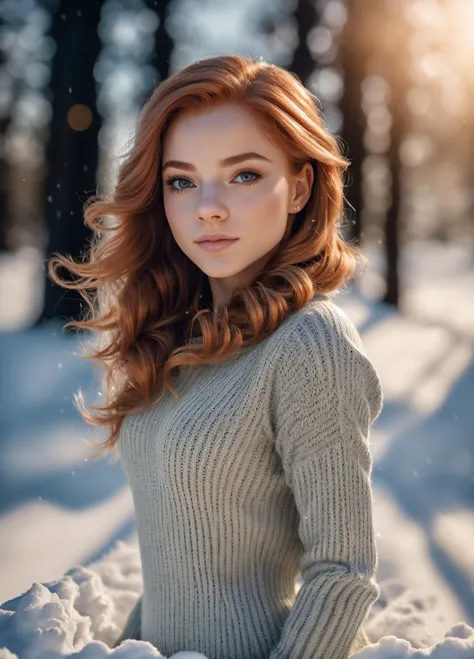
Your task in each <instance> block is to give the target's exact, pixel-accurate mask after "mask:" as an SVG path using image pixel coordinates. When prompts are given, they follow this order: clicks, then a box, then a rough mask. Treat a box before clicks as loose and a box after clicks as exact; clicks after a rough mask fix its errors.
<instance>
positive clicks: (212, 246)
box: [198, 238, 238, 252]
mask: <svg viewBox="0 0 474 659" xmlns="http://www.w3.org/2000/svg"><path fill="white" fill-rule="evenodd" d="M237 241H238V238H235V239H234V240H203V241H202V242H200V243H198V245H199V247H201V249H204V250H206V252H220V251H221V250H223V249H226V248H227V247H230V245H232V244H233V243H236V242H237Z"/></svg>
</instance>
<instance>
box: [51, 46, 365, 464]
mask: <svg viewBox="0 0 474 659" xmlns="http://www.w3.org/2000/svg"><path fill="white" fill-rule="evenodd" d="M218 102H234V103H243V104H245V106H246V107H248V108H251V109H252V110H253V111H254V112H255V113H256V114H257V115H258V117H259V118H261V119H262V120H263V125H264V129H266V130H267V131H268V135H269V136H270V137H271V139H273V140H274V141H276V142H277V143H278V144H279V145H280V146H281V148H282V149H284V151H285V152H286V153H287V155H288V157H289V161H290V163H291V164H292V167H293V171H295V172H297V171H300V170H301V168H302V166H303V165H304V163H305V162H307V161H309V162H311V163H312V166H313V170H314V183H313V186H312V190H311V195H310V198H309V200H308V202H307V204H306V205H305V207H304V209H303V210H302V211H300V212H299V213H297V214H294V215H293V214H290V215H289V217H288V225H287V230H286V232H285V235H284V237H283V239H282V241H281V243H280V245H279V248H278V250H277V251H276V252H275V253H274V254H273V256H272V257H271V259H270V260H269V261H268V262H267V263H266V265H265V266H264V270H263V271H262V272H260V273H259V275H258V277H257V278H256V279H255V281H254V282H253V283H251V285H249V286H246V287H242V288H239V289H237V290H235V291H234V293H233V295H232V297H231V299H230V301H229V303H228V304H226V305H224V306H222V307H220V308H219V309H218V310H216V311H215V312H214V311H213V310H212V297H211V294H210V288H209V282H208V279H207V277H206V276H205V275H204V273H203V272H202V271H201V270H200V269H199V268H198V267H197V266H196V265H195V264H194V263H193V262H192V261H191V260H190V259H189V258H188V257H187V256H186V255H185V254H184V253H183V252H182V251H181V250H180V248H179V247H178V245H177V244H176V242H175V240H174V238H173V235H172V233H171V230H170V227H169V225H168V222H167V219H166V216H165V212H164V205H163V194H162V184H161V166H162V163H161V154H162V144H163V138H164V136H165V134H166V130H167V129H168V127H169V126H170V124H171V122H172V121H173V120H174V119H175V118H176V117H177V116H178V115H179V113H180V112H181V111H183V110H189V109H190V108H194V107H196V108H198V107H199V108H201V107H203V106H205V105H206V104H210V105H212V104H215V103H218ZM120 157H122V158H124V161H123V162H122V163H121V164H120V166H119V170H118V179H117V183H116V185H115V188H114V191H113V194H111V195H105V194H102V195H98V194H96V195H93V196H92V197H89V199H88V200H87V201H86V202H85V205H84V214H85V223H86V225H87V226H89V227H90V228H91V229H92V230H93V231H94V234H93V235H94V238H93V240H92V241H91V243H90V245H89V248H88V250H87V252H86V256H85V258H84V259H83V262H81V263H77V262H75V261H74V260H72V259H71V258H68V257H67V256H63V255H59V254H57V253H56V254H54V255H53V257H52V258H51V259H50V260H49V262H48V273H49V276H50V278H51V280H52V281H53V282H54V283H56V284H59V285H60V286H63V287H65V288H74V289H77V290H78V291H79V292H80V294H81V295H82V297H83V298H84V300H85V301H86V302H87V305H88V309H87V310H86V312H85V314H84V316H83V318H82V320H71V321H69V322H68V323H66V325H65V327H66V328H67V327H75V328H77V329H85V330H92V331H94V332H95V333H96V334H95V336H96V338H97V339H98V340H97V341H95V342H93V341H92V340H91V341H87V342H86V345H87V344H89V345H90V346H91V347H92V354H90V355H88V354H84V355H83V357H85V358H86V359H91V360H95V361H96V362H98V363H99V365H100V366H101V367H102V369H103V371H102V376H103V377H102V387H103V395H104V396H105V401H106V402H105V404H104V405H102V406H98V405H93V404H89V409H88V405H87V404H86V403H85V401H84V398H83V396H82V394H81V393H80V392H79V393H78V394H75V396H74V402H75V404H76V406H77V407H78V409H79V411H80V413H81V415H82V417H83V418H84V419H85V420H86V421H87V422H88V423H90V424H93V425H98V426H107V427H108V428H109V430H110V432H109V435H108V437H107V438H106V440H105V441H104V442H102V443H100V444H98V445H97V444H94V446H95V447H96V449H98V453H99V455H102V454H103V453H104V452H107V451H109V450H110V449H113V448H114V447H115V444H116V442H117V440H118V438H119V434H120V428H121V425H122V422H123V419H124V417H125V416H126V415H128V414H133V413H136V412H139V411H143V410H145V409H147V408H149V407H150V406H152V405H153V404H154V403H156V402H158V401H159V400H160V398H161V397H162V396H163V394H164V393H165V390H166V389H168V390H169V391H170V392H171V393H172V394H173V395H174V396H175V398H176V397H177V393H176V391H175V389H174V388H173V386H172V384H171V376H172V374H173V372H174V371H176V370H177V369H180V368H181V367H183V366H199V365H201V364H203V363H206V362H213V361H216V360H217V361H221V360H223V359H226V358H227V357H228V356H229V355H233V354H235V352H236V351H238V350H239V349H240V347H242V346H247V345H251V344H254V343H257V342H259V341H260V340H262V339H263V338H265V337H267V336H268V335H270V334H271V333H272V332H274V330H275V329H276V328H277V327H278V326H279V325H280V324H281V323H282V321H283V320H284V319H285V318H286V317H288V316H289V315H290V314H292V313H293V312H295V311H296V310H298V309H300V308H302V307H303V306H304V305H306V304H307V303H308V302H309V301H310V299H311V298H312V297H313V295H314V294H315V293H329V292H332V291H335V290H336V289H338V288H340V287H341V286H342V285H344V284H345V282H346V281H347V280H348V279H349V278H351V277H354V276H358V275H359V274H363V272H364V271H365V269H366V268H367V258H366V257H365V256H364V254H363V253H362V251H361V249H360V248H359V247H357V246H356V245H354V244H351V243H349V242H346V241H345V240H344V239H343V237H342V235H341V233H340V229H341V227H342V226H343V221H344V211H343V198H344V195H343V188H344V171H345V170H346V168H347V167H348V165H349V162H348V160H346V159H345V158H344V157H343V155H342V154H341V152H340V149H339V145H338V141H337V138H336V137H334V136H333V135H332V134H330V133H329V132H328V130H327V129H326V128H325V127H324V125H323V122H322V120H321V118H320V115H319V112H318V109H317V100H316V99H315V97H314V96H313V95H312V94H311V93H310V92H309V91H308V90H307V89H306V88H305V87H304V86H303V84H302V83H301V81H300V80H299V79H298V77H297V76H296V75H294V74H292V73H290V72H288V71H286V70H285V69H282V68H280V67H278V66H275V65H273V64H270V63H267V62H265V61H264V60H262V59H261V58H260V59H254V58H248V57H238V56H220V57H211V58H208V59H204V60H200V61H198V62H195V63H193V64H191V65H189V66H187V67H185V68H184V69H182V70H180V71H178V72H176V73H174V74H173V75H171V76H170V77H169V78H167V79H166V80H164V81H163V82H161V83H159V84H158V85H157V86H156V87H155V89H154V90H153V92H152V93H151V95H150V96H149V97H148V99H147V100H146V102H145V104H144V105H143V107H142V108H141V112H140V114H139V118H138V120H137V125H136V130H135V135H134V143H133V145H132V148H131V149H130V150H129V151H128V152H127V153H125V154H124V155H123V156H120ZM106 218H108V221H107V219H106ZM111 218H113V219H114V222H113V223H111V222H110V219H111ZM358 261H362V263H363V265H364V266H365V267H364V269H363V272H361V273H358V272H357V264H358ZM58 267H65V268H66V269H68V270H69V271H70V272H72V273H73V274H74V275H76V279H75V281H73V282H72V281H70V280H67V281H65V280H63V279H61V278H60V277H58V275H57V273H56V270H57V268H58ZM88 291H89V292H88ZM91 291H92V292H91ZM196 328H198V329H196ZM193 336H202V343H201V344H199V343H192V344H187V339H188V338H190V337H193ZM94 343H95V345H94ZM156 393H159V394H160V396H159V397H158V398H156V397H155V394H156ZM90 410H94V411H95V412H96V413H95V414H94V413H92V412H91V411H90Z"/></svg>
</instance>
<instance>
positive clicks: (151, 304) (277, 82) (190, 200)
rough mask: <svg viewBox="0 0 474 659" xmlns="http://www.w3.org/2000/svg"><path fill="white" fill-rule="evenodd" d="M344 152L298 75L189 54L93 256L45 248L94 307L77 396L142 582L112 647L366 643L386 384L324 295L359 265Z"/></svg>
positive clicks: (244, 655)
mask: <svg viewBox="0 0 474 659" xmlns="http://www.w3.org/2000/svg"><path fill="white" fill-rule="evenodd" d="M347 165H348V162H347V161H346V159H345V158H344V157H343V156H342V155H341V153H340V151H339V149H338V144H337V142H336V140H335V138H334V137H333V136H332V135H331V134H330V133H329V132H328V131H327V130H326V129H325V127H324V126H323V125H322V122H321V120H320V117H319V114H318V110H317V101H316V100H315V99H314V97H313V96H312V95H311V94H310V92H309V91H308V90H307V89H305V88H304V86H303V85H302V84H301V82H300V81H299V80H298V78H297V77H296V76H294V75H292V74H290V73H289V72H288V71H285V70H284V69H282V68H279V67H277V66H274V65H271V64H268V63H266V62H264V61H262V60H261V59H258V60H254V59H251V58H245V57H236V56H227V57H213V58H210V59H206V60H201V61H198V62H196V63H194V64H192V65H190V66H188V67H186V68H184V69H183V70H181V71H179V72H177V73H175V74H173V75H172V76H171V77H169V78H168V79H167V80H165V81H164V82H162V83H160V84H159V85H158V86H157V87H156V89H155V90H154V91H153V93H152V95H151V96H150V97H149V98H148V100H147V102H146V103H145V105H144V107H143V108H142V111H141V113H140V117H139V120H138V122H137V129H136V133H135V142H134V144H133V147H132V149H131V150H130V152H129V153H127V154H126V158H125V161H124V162H123V163H122V164H121V167H120V169H119V175H118V181H117V184H116V187H115V190H114V193H113V195H112V196H111V197H110V198H107V197H101V198H99V197H98V196H96V197H94V198H92V201H90V203H88V204H87V205H86V209H85V217H86V222H87V224H88V225H89V226H91V227H92V228H94V229H95V231H96V232H97V239H96V240H95V241H94V243H93V244H92V245H91V247H90V253H89V255H88V259H87V261H86V262H84V263H81V264H78V263H74V262H72V261H71V260H70V259H67V258H65V257H63V256H61V255H59V256H58V257H57V258H56V259H54V260H52V261H50V270H49V272H50V276H51V277H52V278H53V280H54V281H55V282H56V283H62V284H63V285H64V286H66V287H75V288H77V289H79V290H81V291H82V294H83V296H84V298H85V299H86V300H88V301H89V304H90V307H89V311H88V317H87V318H86V319H85V320H82V321H76V322H71V323H68V324H69V325H75V326H77V327H82V328H85V329H90V330H93V331H94V332H96V333H97V335H98V336H99V337H100V338H101V343H102V346H99V347H97V348H96V349H94V354H93V356H89V358H91V359H95V360H98V362H99V363H100V364H101V365H102V366H103V367H104V395H105V397H106V404H105V405H104V406H102V407H99V406H91V407H93V408H94V409H95V410H96V411H97V414H95V415H94V414H92V413H91V412H90V411H89V410H88V409H87V406H86V405H85V403H84V401H83V399H82V397H81V396H80V395H79V396H77V397H76V402H78V403H79V407H80V408H81V411H82V414H83V416H84V418H85V419H86V420H87V421H88V422H89V423H94V424H97V425H107V426H108V427H109V429H110V433H109V435H108V437H107V439H106V441H105V442H104V443H103V444H101V445H100V447H101V449H103V450H104V451H107V450H110V449H114V451H115V450H117V449H119V454H120V459H121V462H122V465H123V468H124V471H125V473H126V476H127V479H128V482H129V485H130V488H131V492H132V494H133V500H134V505H135V511H136V518H137V529H138V537H139V546H140V555H141V562H142V572H143V584H144V588H143V593H142V595H141V597H140V598H139V600H138V601H137V603H136V605H135V607H134V608H133V610H132V611H131V613H130V614H129V616H128V619H127V622H126V625H125V627H124V629H122V630H121V631H122V633H121V635H120V636H119V638H118V640H117V641H116V644H115V646H117V645H118V644H120V643H121V641H122V640H124V639H128V638H133V639H143V640H146V641H150V642H151V643H152V644H153V645H155V646H156V647H157V648H158V650H159V651H160V652H161V653H163V654H164V655H165V656H170V655H171V654H173V653H175V652H178V651H180V650H186V649H187V650H195V651H198V652H201V653H203V654H204V655H205V656H206V657H208V659H345V658H346V657H348V656H350V654H352V653H353V652H354V651H355V650H357V649H359V648H361V647H363V646H364V645H366V644H367V643H368V642H369V640H368V637H367V635H366V632H365V631H364V625H363V623H364V620H365V618H366V615H367V613H368V611H369V609H370V607H371V605H372V604H373V602H374V601H375V600H376V599H377V598H378V596H379V593H380V591H379V586H378V584H377V582H376V580H375V571H376V567H377V551H376V545H375V537H374V536H375V533H374V527H373V517H372V489H371V469H372V457H371V452H370V449H369V434H370V426H371V424H372V423H373V421H374V420H375V419H376V418H377V417H378V415H379V414H380V412H381V409H382V405H383V395H382V390H381V385H380V381H379V377H378V374H377V372H376V370H375V369H374V366H373V365H372V363H371V361H370V360H369V358H368V357H367V355H366V354H365V351H364V348H363V346H362V343H361V338H360V335H359V333H358V331H357V329H356V328H355V326H354V325H353V324H352V322H351V321H350V320H349V318H348V316H347V315H346V314H345V313H344V312H343V311H342V310H341V309H340V307H338V306H337V305H336V303H335V302H334V301H333V300H332V299H331V297H332V296H331V295H330V294H331V293H335V292H336V291H337V290H338V289H340V288H341V287H342V286H343V285H344V284H345V282H347V281H348V280H349V279H350V278H351V277H354V276H356V275H358V274H360V273H358V272H357V263H358V261H362V262H363V263H364V264H366V258H365V256H364V255H363V254H362V252H361V251H360V249H359V248H358V247H356V246H355V245H353V244H349V243H346V242H345V241H344V239H343V238H342V236H341V234H340V228H341V226H342V223H343V203H342V202H343V173H344V171H345V169H346V167H347ZM106 216H110V217H113V218H114V219H115V222H113V223H111V224H110V223H109V224H107V222H104V221H103V219H104V218H105V217H106ZM63 265H65V266H67V267H68V268H69V269H70V270H71V271H72V272H73V273H75V274H76V275H78V277H77V278H76V281H75V282H74V283H71V282H69V283H66V282H64V281H63V280H61V279H59V278H58V276H57V275H56V274H55V270H56V268H57V267H59V266H63ZM88 289H94V290H95V293H94V295H92V294H88V293H87V292H86V291H87V290H88ZM298 576H301V579H302V585H301V587H300V589H299V590H297V584H296V580H297V578H298Z"/></svg>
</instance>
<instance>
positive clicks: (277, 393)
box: [269, 307, 383, 659]
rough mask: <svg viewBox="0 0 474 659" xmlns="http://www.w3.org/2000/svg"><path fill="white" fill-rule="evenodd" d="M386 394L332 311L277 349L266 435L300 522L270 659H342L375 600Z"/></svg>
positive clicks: (304, 321)
mask: <svg viewBox="0 0 474 659" xmlns="http://www.w3.org/2000/svg"><path fill="white" fill-rule="evenodd" d="M382 405H383V394H382V389H381V385H380V381H379V378H378V374H377V373H376V371H375V369H374V367H373V365H372V363H371V362H370V360H369V359H368V357H367V356H366V354H365V352H364V349H363V346H362V342H361V339H360V336H359V334H358V331H357V329H356V328H355V326H354V325H353V324H352V321H351V320H350V319H349V318H348V316H346V314H345V313H344V312H343V311H342V310H341V309H339V308H338V307H333V308H331V307H330V308H328V307H325V308H324V312H318V313H316V314H309V315H304V316H303V317H302V318H301V319H298V321H297V323H295V324H294V326H293V327H292V328H291V331H290V332H289V333H288V335H287V337H286V339H285V341H284V342H283V343H282V345H281V346H280V348H279V351H278V355H277V360H276V364H275V371H274V379H273V389H272V426H273V430H274V439H275V448H276V450H277V451H278V453H279V455H280V457H281V460H282V464H283V468H284V473H285V479H286V481H287V483H288V485H289V487H290V488H291V490H292V491H293V494H294V498H295V504H296V507H297V509H298V513H299V527H298V529H299V535H300V538H301V541H302V544H303V547H304V552H303V555H302V559H301V576H302V579H303V584H302V586H301V588H300V590H299V591H298V593H297V595H296V599H295V602H294V605H293V607H292V609H291V611H290V613H289V614H288V616H287V619H286V620H285V623H284V626H283V629H282V633H281V637H280V639H279V642H278V644H277V646H276V647H275V648H274V649H273V650H272V652H271V654H270V656H269V659H347V657H348V656H349V654H350V652H351V647H352V645H353V643H354V640H355V638H356V635H357V633H358V631H359V628H360V627H361V625H362V622H363V620H364V618H365V617H366V615H367V613H368V611H369V609H370V606H371V605H372V604H373V602H375V601H376V600H377V599H378V597H379V594H380V589H379V586H378V584H377V583H376V581H375V578H374V577H375V571H376V567H377V550H376V544H375V533H374V527H373V517H372V488H371V471H372V456H371V452H370V449H369V441H368V440H369V432H370V425H371V423H372V422H373V421H374V420H375V419H376V418H377V416H378V415H379V414H380V411H381V409H382Z"/></svg>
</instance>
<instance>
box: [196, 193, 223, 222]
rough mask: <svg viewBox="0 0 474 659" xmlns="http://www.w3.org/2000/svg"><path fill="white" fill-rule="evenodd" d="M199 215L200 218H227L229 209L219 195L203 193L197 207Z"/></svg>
mask: <svg viewBox="0 0 474 659" xmlns="http://www.w3.org/2000/svg"><path fill="white" fill-rule="evenodd" d="M196 210H197V217H198V219H200V220H204V221H205V220H225V219H226V218H227V217H228V215H229V211H228V208H227V206H226V205H225V204H224V203H223V202H222V201H221V200H220V199H219V198H218V196H217V195H215V194H214V195H213V194H207V195H205V196H204V195H203V196H202V198H201V199H200V201H199V203H198V207H197V209H196Z"/></svg>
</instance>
